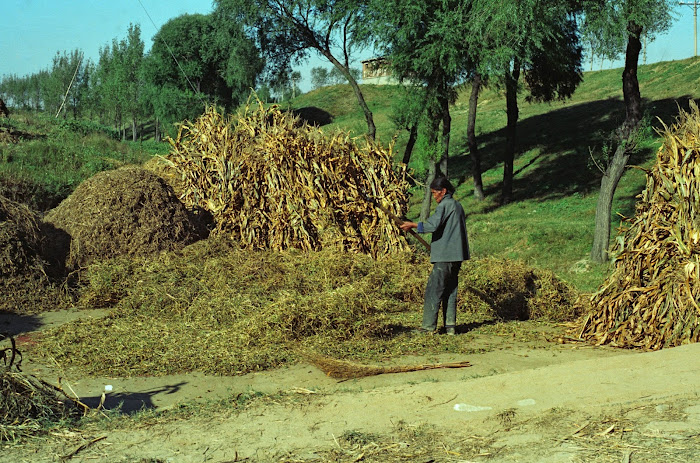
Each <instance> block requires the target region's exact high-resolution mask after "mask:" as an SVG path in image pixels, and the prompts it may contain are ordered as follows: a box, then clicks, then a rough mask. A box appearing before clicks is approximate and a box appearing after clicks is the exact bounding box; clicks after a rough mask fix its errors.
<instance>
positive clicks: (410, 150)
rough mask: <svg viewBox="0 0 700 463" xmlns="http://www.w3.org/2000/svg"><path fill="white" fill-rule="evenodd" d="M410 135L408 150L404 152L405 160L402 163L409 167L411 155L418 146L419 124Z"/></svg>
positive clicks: (407, 143) (415, 125) (413, 126)
mask: <svg viewBox="0 0 700 463" xmlns="http://www.w3.org/2000/svg"><path fill="white" fill-rule="evenodd" d="M408 133H409V135H408V141H407V142H406V149H405V150H404V152H403V159H402V160H401V162H403V163H404V164H406V165H408V161H410V160H411V153H413V147H414V146H415V145H416V140H417V139H418V124H417V123H416V124H413V125H412V126H411V129H410V130H409V132H408Z"/></svg>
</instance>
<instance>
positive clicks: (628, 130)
mask: <svg viewBox="0 0 700 463" xmlns="http://www.w3.org/2000/svg"><path fill="white" fill-rule="evenodd" d="M641 34H642V27H641V26H639V25H638V24H636V23H634V22H632V21H630V23H629V24H628V25H627V50H626V53H625V69H624V71H623V72H622V93H623V95H624V100H625V112H626V117H625V122H624V123H623V124H622V127H620V129H619V130H618V142H619V145H618V146H617V149H615V153H614V154H613V157H612V159H610V160H609V162H608V167H607V169H606V170H605V174H604V175H603V178H602V180H601V182H600V193H599V194H598V203H597V205H596V210H595V231H594V233H593V245H592V246H591V255H590V257H591V260H593V261H595V262H605V261H606V260H608V246H609V243H610V221H611V217H610V214H611V212H612V202H613V197H614V196H615V189H616V188H617V184H618V183H619V181H620V178H621V177H622V174H623V173H624V171H625V166H626V165H627V160H628V159H629V157H630V153H629V146H628V145H627V144H626V143H625V142H626V141H628V140H629V138H630V136H631V135H632V134H633V133H634V131H635V130H636V129H637V127H638V126H639V121H640V120H641V119H642V97H641V94H640V93H639V81H638V80H637V66H638V63H639V53H640V51H641V49H642V42H641V41H640V37H641Z"/></svg>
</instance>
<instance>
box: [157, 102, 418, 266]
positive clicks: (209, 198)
mask: <svg viewBox="0 0 700 463" xmlns="http://www.w3.org/2000/svg"><path fill="white" fill-rule="evenodd" d="M170 143H171V144H172V152H171V154H170V155H169V156H168V157H167V159H168V160H169V161H170V165H171V167H172V168H173V169H175V170H176V171H177V172H178V173H179V176H180V178H181V179H182V184H183V185H184V188H183V190H184V191H183V193H182V196H181V198H182V199H183V201H184V203H185V204H186V205H187V206H188V207H194V206H199V207H202V208H204V209H205V210H207V211H209V212H210V213H211V214H212V215H213V217H214V221H215V230H214V233H216V234H223V235H225V236H229V237H230V238H231V239H233V241H234V242H237V243H239V244H240V245H241V246H242V247H243V248H247V249H272V250H284V249H289V248H296V249H302V250H320V249H336V250H343V251H352V252H362V253H366V254H370V255H372V256H378V255H385V254H388V253H391V252H396V251H400V250H405V249H407V246H408V244H407V242H406V239H405V238H404V236H403V235H402V233H401V231H400V230H399V229H398V228H397V226H396V224H395V223H393V222H392V220H391V218H390V217H388V216H387V214H385V213H384V212H382V211H381V210H379V208H378V207H377V206H376V205H375V204H373V203H372V202H371V201H369V200H368V198H372V199H375V200H377V201H379V202H380V203H381V204H382V205H383V206H384V207H386V208H387V209H388V210H390V211H391V212H392V213H394V214H395V215H397V216H401V215H402V214H403V213H404V212H405V210H406V207H407V202H408V194H407V192H406V190H407V187H408V183H407V182H406V180H405V178H404V176H405V172H404V171H403V170H400V171H395V170H394V168H393V160H392V153H391V148H390V149H389V150H385V149H384V148H382V147H381V146H379V145H378V144H374V143H370V142H364V143H363V144H362V146H360V145H358V143H357V142H356V141H355V140H353V139H351V138H350V137H349V135H348V134H344V133H336V134H335V135H326V134H324V133H323V132H322V131H321V130H320V129H319V128H317V127H313V126H309V125H308V124H306V123H302V122H301V121H300V120H299V118H297V117H295V116H294V115H293V114H291V113H287V112H281V111H280V110H279V109H278V108H276V107H271V108H264V107H263V105H262V103H260V102H258V103H257V105H256V106H255V107H254V108H251V107H250V106H247V107H246V108H245V111H244V112H243V113H242V115H241V116H240V117H239V118H237V119H234V118H233V117H228V118H227V117H224V115H223V114H220V113H219V112H217V110H216V108H213V107H210V108H208V109H207V111H206V113H205V114H204V115H202V116H201V117H200V118H199V119H197V120H196V121H195V122H193V123H184V124H182V125H181V127H180V130H179V132H178V135H177V138H176V139H175V140H170Z"/></svg>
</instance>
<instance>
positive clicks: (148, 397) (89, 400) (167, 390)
mask: <svg viewBox="0 0 700 463" xmlns="http://www.w3.org/2000/svg"><path fill="white" fill-rule="evenodd" d="M185 384H187V382H185V381H182V382H179V383H175V384H169V385H166V386H161V387H158V388H154V389H151V390H148V391H144V392H123V393H122V392H118V393H105V399H104V403H102V405H100V403H101V402H102V395H99V396H92V397H81V399H80V401H81V402H83V403H84V404H85V405H87V406H88V407H90V408H98V407H101V408H103V409H105V410H112V411H117V412H119V413H120V414H123V415H133V414H135V413H137V412H140V411H143V410H153V409H155V408H156V406H155V404H154V403H153V397H155V396H157V395H159V394H175V393H176V392H178V391H179V390H180V389H181V388H182V386H184V385H185Z"/></svg>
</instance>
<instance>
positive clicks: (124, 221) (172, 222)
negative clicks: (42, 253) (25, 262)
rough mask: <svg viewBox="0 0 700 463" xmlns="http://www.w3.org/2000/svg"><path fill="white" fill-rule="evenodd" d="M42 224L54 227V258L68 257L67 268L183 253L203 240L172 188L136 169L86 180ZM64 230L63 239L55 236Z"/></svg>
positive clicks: (65, 259)
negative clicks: (127, 257)
mask: <svg viewBox="0 0 700 463" xmlns="http://www.w3.org/2000/svg"><path fill="white" fill-rule="evenodd" d="M44 222H45V223H46V224H47V225H48V226H50V227H53V228H54V229H55V230H54V233H53V238H54V240H53V243H52V244H53V252H52V253H51V254H52V256H53V257H54V258H57V259H59V260H61V256H65V258H64V259H63V260H64V262H65V265H66V268H67V269H69V270H70V269H75V268H78V267H81V266H84V265H86V264H89V263H91V262H93V261H96V260H101V259H106V258H110V257H115V256H119V255H147V254H152V253H157V252H159V251H171V250H177V249H181V248H182V247H184V246H185V245H187V244H189V243H192V242H194V241H196V240H197V239H199V238H200V236H201V230H199V228H198V227H197V226H196V224H195V222H194V221H193V220H192V218H191V217H190V214H189V213H188V212H187V210H186V209H185V207H184V205H183V204H182V203H181V202H180V201H179V200H178V198H177V197H176V196H175V193H174V192H173V190H172V188H171V187H170V186H168V184H167V183H166V182H165V181H164V180H163V179H162V178H160V177H159V176H157V175H155V174H153V173H151V172H149V171H147V170H144V169H141V168H136V167H125V168H120V169H117V170H111V171H106V172H101V173H99V174H97V175H94V176H93V177H91V178H89V179H87V180H85V181H84V182H83V183H81V184H80V186H78V188H76V190H75V191H74V192H73V194H71V195H70V196H69V197H68V198H66V199H65V200H64V201H62V202H61V204H59V205H58V207H56V208H55V209H52V210H51V211H49V213H48V214H47V215H46V217H45V218H44ZM61 232H62V233H64V234H65V236H64V237H63V238H61V237H60V236H59V237H57V236H56V235H57V234H58V233H61Z"/></svg>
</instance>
